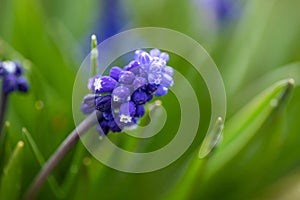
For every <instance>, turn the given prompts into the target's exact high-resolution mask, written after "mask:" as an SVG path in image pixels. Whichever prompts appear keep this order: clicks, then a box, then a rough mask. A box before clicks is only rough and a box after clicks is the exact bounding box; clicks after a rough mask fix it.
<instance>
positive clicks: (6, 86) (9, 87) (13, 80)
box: [2, 74, 17, 94]
mask: <svg viewBox="0 0 300 200" xmlns="http://www.w3.org/2000/svg"><path fill="white" fill-rule="evenodd" d="M16 89H17V77H16V76H15V75H14V74H7V75H6V76H5V77H4V80H3V83H2V91H3V92H4V93H6V94H8V93H10V92H13V91H15V90H16Z"/></svg>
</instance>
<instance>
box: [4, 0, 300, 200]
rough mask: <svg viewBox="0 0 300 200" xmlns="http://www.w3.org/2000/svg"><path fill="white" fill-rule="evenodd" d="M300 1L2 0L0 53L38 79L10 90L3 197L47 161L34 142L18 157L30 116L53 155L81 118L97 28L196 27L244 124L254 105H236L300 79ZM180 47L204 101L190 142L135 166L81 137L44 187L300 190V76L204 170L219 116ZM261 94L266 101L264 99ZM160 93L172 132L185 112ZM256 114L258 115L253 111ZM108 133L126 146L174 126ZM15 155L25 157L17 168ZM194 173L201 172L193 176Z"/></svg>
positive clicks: (270, 193)
mask: <svg viewBox="0 0 300 200" xmlns="http://www.w3.org/2000/svg"><path fill="white" fill-rule="evenodd" d="M299 8H300V1H299V0H286V1H278V0H268V1H259V0H252V1H250V0H239V1H238V0H237V1H234V0H188V1H174V0H153V1H143V0H142V1H138V0H125V1H122V0H87V1H86V0H72V1H71V0H63V1H61V0H52V1H46V0H0V59H1V60H18V61H20V62H21V63H22V64H23V66H24V68H25V75H26V76H27V78H28V80H29V82H30V92H29V93H28V94H19V93H15V94H12V95H11V96H10V98H9V107H8V112H7V116H6V120H7V121H8V122H9V126H8V125H7V126H6V127H5V130H4V131H5V132H6V134H5V135H6V137H5V140H4V139H3V138H1V139H0V140H2V141H1V151H0V169H1V172H0V174H1V183H0V184H1V185H0V188H1V187H2V189H0V197H1V198H3V199H5V197H9V198H10V199H21V198H22V197H23V195H24V193H25V192H26V190H27V189H28V187H29V186H30V183H31V182H32V181H33V179H34V177H35V175H36V174H37V173H38V171H39V170H40V168H41V166H40V164H39V162H38V161H37V158H36V156H35V154H34V153H33V152H32V150H31V147H30V144H28V143H26V142H25V145H24V149H23V150H22V154H21V155H19V156H17V157H16V156H15V157H13V156H14V154H13V151H14V148H15V146H16V144H17V142H18V141H20V140H21V141H26V138H24V133H23V134H22V128H26V129H27V130H28V132H29V134H30V135H31V136H32V138H33V140H34V142H35V143H36V146H37V148H38V149H39V151H40V152H41V155H42V156H43V158H44V159H45V160H47V158H49V157H50V155H51V154H52V153H53V152H54V151H55V149H56V148H57V147H58V145H59V144H60V143H61V142H62V141H63V139H64V138H65V137H66V136H67V135H68V133H69V132H71V131H72V130H73V129H74V121H73V117H72V90H73V83H74V80H75V75H76V72H77V70H78V68H79V66H80V64H81V62H82V60H83V59H84V58H85V57H86V55H87V54H88V53H89V51H90V36H91V35H92V34H93V33H95V34H96V35H97V37H98V41H99V42H101V41H103V40H105V39H106V38H108V37H110V36H112V35H114V34H117V33H119V32H121V31H123V30H127V29H130V28H136V27H149V26H157V27H165V28H170V29H173V30H176V31H179V32H182V33H184V34H186V35H188V36H190V37H192V38H193V39H195V40H196V41H198V42H199V43H200V44H201V45H203V47H204V48H205V49H206V50H207V51H208V53H209V54H210V55H211V57H212V58H213V60H214V61H215V63H216V65H217V66H218V68H219V70H220V72H221V74H222V77H223V79H224V83H225V88H226V93H227V107H228V111H227V118H228V120H231V118H232V120H231V124H237V126H238V124H239V123H242V120H243V117H245V120H246V119H248V118H247V112H246V114H245V113H244V114H245V115H240V117H241V116H242V117H241V119H239V120H237V119H236V118H234V117H232V116H234V115H235V114H236V113H238V112H239V110H240V109H241V108H242V107H244V106H245V105H246V104H247V102H249V101H250V100H251V99H252V98H254V97H255V96H256V95H257V94H258V93H260V92H261V91H262V90H264V89H265V88H267V87H269V86H271V85H272V84H274V83H275V82H277V81H280V80H282V79H284V78H294V79H295V82H296V85H297V83H298V82H299V81H300V74H299V71H300V63H299V62H300V53H299V52H300V36H299V35H300V22H299V19H300V13H299ZM170 56H171V60H170V65H171V66H173V67H174V68H175V69H177V70H178V71H180V72H181V73H182V74H183V75H185V77H186V78H187V79H188V80H189V81H190V83H191V84H192V86H193V88H194V90H195V92H196V93H197V97H198V101H199V105H200V107H201V124H199V125H200V127H201V128H200V129H199V132H198V134H197V137H196V139H195V141H194V143H193V144H192V145H191V147H190V148H189V149H188V151H187V152H185V154H184V155H183V156H182V157H181V158H180V159H178V160H177V161H176V162H174V163H173V164H171V165H170V166H168V167H166V168H164V169H161V170H158V171H155V172H151V173H145V174H129V173H124V172H119V171H116V170H114V169H111V168H109V167H106V166H104V165H103V164H101V163H100V162H99V161H97V160H96V159H94V158H93V157H92V156H91V155H90V154H89V153H88V152H87V151H86V149H85V148H84V147H83V145H82V144H81V142H79V143H78V144H77V145H76V146H75V147H74V148H73V149H72V151H71V152H70V153H69V154H68V155H67V156H66V157H65V158H64V159H63V161H62V162H61V163H60V164H59V166H58V167H57V168H56V169H55V171H54V173H53V176H52V183H50V184H49V183H45V185H44V186H43V187H42V190H41V192H40V193H39V195H38V197H37V198H38V199H99V198H101V199H141V198H143V199H182V198H183V199H270V198H271V199H275V198H278V199H297V197H298V198H299V197H300V171H299V170H300V148H299V147H300V131H299V112H300V104H299V101H300V90H299V88H298V87H295V88H294V90H293V92H292V95H291V97H290V99H289V101H288V102H285V104H284V106H282V107H283V108H282V109H280V111H278V112H276V114H274V113H273V114H270V116H268V117H267V119H266V120H265V121H262V122H261V123H257V122H256V124H255V126H257V128H256V129H255V130H253V135H254V136H253V138H251V140H250V139H249V141H248V142H247V143H245V145H244V146H243V148H242V149H241V150H240V151H239V152H238V153H237V154H236V155H235V156H234V157H233V158H231V159H228V161H226V165H225V166H223V167H221V168H220V169H219V170H218V171H217V172H214V173H210V169H207V168H199V169H198V170H196V171H195V170H194V169H195V167H193V166H194V162H193V161H194V160H195V159H196V158H195V157H197V156H196V154H197V152H198V150H199V147H200V145H201V142H202V140H203V138H204V136H205V133H206V129H207V127H208V124H209V120H210V114H211V113H210V106H211V103H210V98H209V94H208V91H207V88H206V85H205V83H204V81H203V79H202V77H201V76H200V75H199V74H197V73H195V70H193V68H192V67H190V64H189V63H188V62H187V61H186V60H185V59H184V58H180V57H178V56H176V55H173V54H170ZM116 63H117V64H119V65H121V66H122V65H125V64H127V63H126V62H125V61H122V60H119V61H117V62H116ZM260 98H261V99H260ZM260 98H258V100H257V101H260V100H261V102H263V100H264V99H262V97H260ZM161 101H162V103H163V105H164V107H165V109H166V110H167V112H168V121H167V124H166V127H165V128H164V129H163V131H162V133H172V131H171V130H174V129H176V124H178V120H179V117H178V116H180V112H179V108H178V102H177V101H176V98H175V97H174V95H173V94H172V93H171V94H170V95H168V96H166V97H164V98H162V99H161ZM260 109H261V110H262V109H263V108H262V106H260V107H259V106H258V108H257V110H258V111H257V110H255V112H256V114H253V113H252V111H253V112H254V110H249V111H248V115H249V116H254V118H255V116H256V115H259V114H257V113H259V112H260ZM249 119H250V120H249V122H248V124H251V120H253V118H251V117H249ZM226 120H227V119H226ZM7 124H8V123H7ZM245 124H246V125H245ZM245 124H243V127H247V123H245ZM241 126H242V125H241ZM243 127H242V128H243ZM225 130H226V123H225ZM226 131H227V132H230V130H229V129H227V130H226ZM23 132H24V129H23ZM227 132H225V133H227ZM240 132H242V130H240ZM225 133H224V137H226V135H225ZM109 137H111V139H112V140H113V141H114V142H115V143H116V144H118V145H119V146H121V147H123V148H128V150H133V151H134V150H137V149H138V151H146V152H147V151H152V150H153V149H157V148H160V147H161V146H164V145H165V144H166V143H167V142H168V141H170V139H171V138H172V137H173V135H172V134H159V135H158V136H156V137H154V138H152V139H151V140H150V141H143V142H142V143H140V141H139V140H137V139H133V138H131V139H130V138H129V139H128V140H125V139H124V137H122V136H120V134H112V135H111V136H109ZM141 144H142V145H141ZM111 156H112V157H113V156H114V155H113V153H112V155H111ZM224 156H225V155H224ZM211 157H213V156H211ZM12 158H14V159H12ZM209 159H210V158H208V159H207V160H208V161H207V160H205V162H206V161H207V162H209ZM11 160H14V162H15V163H17V164H15V165H12V166H13V167H11V169H10V168H8V167H7V163H9V162H10V161H11ZM196 162H197V161H196ZM196 164H197V163H196ZM193 170H194V171H193ZM207 171H208V172H207ZM8 172H9V173H8ZM206 172H207V173H210V174H212V175H209V176H208V175H206ZM186 174H190V175H191V174H192V175H191V177H192V178H190V179H188V180H186V179H185V178H184V177H186ZM53 180H54V181H53ZM183 180H185V181H183ZM50 182H51V181H50ZM53 182H54V183H53ZM57 186H58V187H57ZM3 188H5V189H3ZM181 195H184V196H181Z"/></svg>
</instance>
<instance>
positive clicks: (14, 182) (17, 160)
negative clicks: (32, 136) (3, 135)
mask: <svg viewBox="0 0 300 200" xmlns="http://www.w3.org/2000/svg"><path fill="white" fill-rule="evenodd" d="M23 148H24V143H23V142H22V141H19V142H18V143H17V145H16V147H15V149H14V152H13V154H12V156H11V157H10V159H9V162H8V163H7V165H6V166H5V168H4V171H3V175H2V177H1V185H0V199H9V200H13V199H19V198H20V189H21V180H22V166H23V165H22V162H23Z"/></svg>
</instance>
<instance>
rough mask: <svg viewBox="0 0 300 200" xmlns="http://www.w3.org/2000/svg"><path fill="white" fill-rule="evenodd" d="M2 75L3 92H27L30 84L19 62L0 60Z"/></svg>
mask: <svg viewBox="0 0 300 200" xmlns="http://www.w3.org/2000/svg"><path fill="white" fill-rule="evenodd" d="M0 77H1V78H2V79H3V81H2V92H3V93H4V94H9V93H11V92H13V91H20V92H27V91H28V89H29V85H28V82H27V80H26V79H25V78H24V76H23V69H22V67H21V65H20V64H19V63H18V62H15V61H4V62H0Z"/></svg>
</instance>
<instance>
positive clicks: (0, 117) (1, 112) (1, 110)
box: [0, 92, 8, 137]
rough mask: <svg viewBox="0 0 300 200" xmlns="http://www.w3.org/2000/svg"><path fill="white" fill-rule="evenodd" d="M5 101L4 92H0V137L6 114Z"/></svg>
mask: <svg viewBox="0 0 300 200" xmlns="http://www.w3.org/2000/svg"><path fill="white" fill-rule="evenodd" d="M7 100H8V94H7V93H5V92H2V94H1V104H0V137H1V133H2V129H3V124H4V117H5V113H6V107H7Z"/></svg>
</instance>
